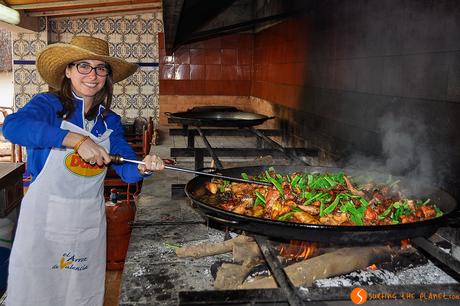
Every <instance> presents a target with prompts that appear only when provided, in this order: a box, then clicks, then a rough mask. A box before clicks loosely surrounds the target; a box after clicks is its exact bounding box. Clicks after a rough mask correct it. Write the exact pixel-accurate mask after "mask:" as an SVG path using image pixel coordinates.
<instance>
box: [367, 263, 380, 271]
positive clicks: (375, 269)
mask: <svg viewBox="0 0 460 306" xmlns="http://www.w3.org/2000/svg"><path fill="white" fill-rule="evenodd" d="M367 269H369V270H372V271H377V270H378V269H379V268H378V267H377V265H376V264H372V265H370V266H369V267H367Z"/></svg>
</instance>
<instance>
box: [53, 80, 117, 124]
mask: <svg viewBox="0 0 460 306" xmlns="http://www.w3.org/2000/svg"><path fill="white" fill-rule="evenodd" d="M56 94H57V95H58V97H59V100H60V101H61V103H62V110H61V111H59V112H57V115H58V117H60V118H69V117H70V116H71V115H72V113H73V112H74V111H75V104H74V100H75V97H74V95H73V93H72V82H71V80H70V79H69V78H66V77H65V76H64V78H63V79H62V82H61V89H60V90H57V91H56ZM112 96H113V81H112V74H111V73H110V74H109V75H108V76H107V77H106V79H105V84H104V87H102V89H101V90H99V91H98V92H97V93H96V95H95V96H94V100H93V105H91V109H90V110H89V111H88V113H87V114H85V118H86V119H88V120H93V119H94V118H96V115H97V112H98V110H99V105H101V104H102V105H103V106H104V107H105V111H104V113H103V114H102V115H103V116H106V115H107V114H108V113H109V110H110V106H111V105H112Z"/></svg>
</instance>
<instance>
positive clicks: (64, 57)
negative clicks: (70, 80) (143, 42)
mask: <svg viewBox="0 0 460 306" xmlns="http://www.w3.org/2000/svg"><path fill="white" fill-rule="evenodd" d="M85 59H88V60H89V59H94V60H100V61H103V62H105V63H107V64H109V65H110V68H111V70H112V80H113V82H114V83H117V82H120V81H121V80H124V79H126V78H127V77H129V76H130V75H132V74H133V73H134V72H136V70H137V69H138V67H139V66H138V65H136V64H132V63H129V62H127V61H125V60H123V59H119V58H115V57H112V56H104V55H100V54H96V53H93V52H91V51H88V50H86V49H83V48H80V47H78V46H74V45H69V44H63V43H56V44H52V45H50V46H48V47H46V48H45V49H43V50H42V51H41V52H40V53H39V54H38V55H37V62H36V65H37V70H38V73H39V74H40V76H41V77H42V78H43V80H45V82H46V83H48V84H49V85H50V86H51V87H53V88H55V89H59V88H60V87H61V83H62V79H63V78H64V71H65V68H66V67H67V65H68V64H70V63H72V62H75V61H79V60H85Z"/></svg>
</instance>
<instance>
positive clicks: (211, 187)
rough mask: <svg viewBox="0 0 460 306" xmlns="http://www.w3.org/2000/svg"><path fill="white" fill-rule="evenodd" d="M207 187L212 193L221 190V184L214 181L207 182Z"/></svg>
mask: <svg viewBox="0 0 460 306" xmlns="http://www.w3.org/2000/svg"><path fill="white" fill-rule="evenodd" d="M205 187H206V189H207V190H208V191H209V192H210V193H212V194H216V193H217V190H219V186H218V185H217V184H216V183H213V182H206V183H205Z"/></svg>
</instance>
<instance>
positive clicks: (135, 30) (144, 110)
mask: <svg viewBox="0 0 460 306" xmlns="http://www.w3.org/2000/svg"><path fill="white" fill-rule="evenodd" d="M46 24H47V25H48V29H46V28H45V26H44V27H43V31H41V32H39V33H36V34H28V33H27V34H26V33H17V34H15V35H14V37H13V61H14V67H13V69H14V76H15V106H16V107H17V108H19V107H22V106H23V105H24V104H25V103H27V102H28V100H29V99H30V98H31V97H32V96H33V95H34V94H36V93H38V92H41V91H47V90H48V86H47V85H46V84H44V82H43V81H42V80H41V79H40V76H39V75H38V73H37V71H36V68H35V57H36V54H37V52H38V51H40V50H41V49H43V48H44V47H45V46H47V45H48V44H51V43H55V42H69V41H70V40H71V39H72V37H73V36H75V35H86V36H94V37H97V38H102V39H105V40H107V41H108V42H109V48H110V50H109V52H110V54H111V55H113V56H116V57H120V58H124V59H125V60H127V61H129V62H133V63H138V64H139V65H140V68H139V70H138V71H137V72H136V73H135V74H134V75H132V76H131V77H129V78H128V79H126V80H124V81H121V82H119V83H117V84H116V85H115V87H114V97H113V104H112V109H113V110H114V111H115V112H117V113H118V114H119V115H121V116H122V117H123V119H125V120H129V119H134V118H136V117H140V116H142V117H149V116H152V117H153V118H154V121H158V117H159V111H160V110H159V89H158V86H159V81H158V72H159V65H158V58H159V56H158V39H157V37H158V32H162V31H163V21H162V15H161V13H151V14H142V15H127V16H119V17H110V18H109V17H94V18H92V17H91V18H54V19H49V20H48V22H45V23H44V25H46Z"/></svg>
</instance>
